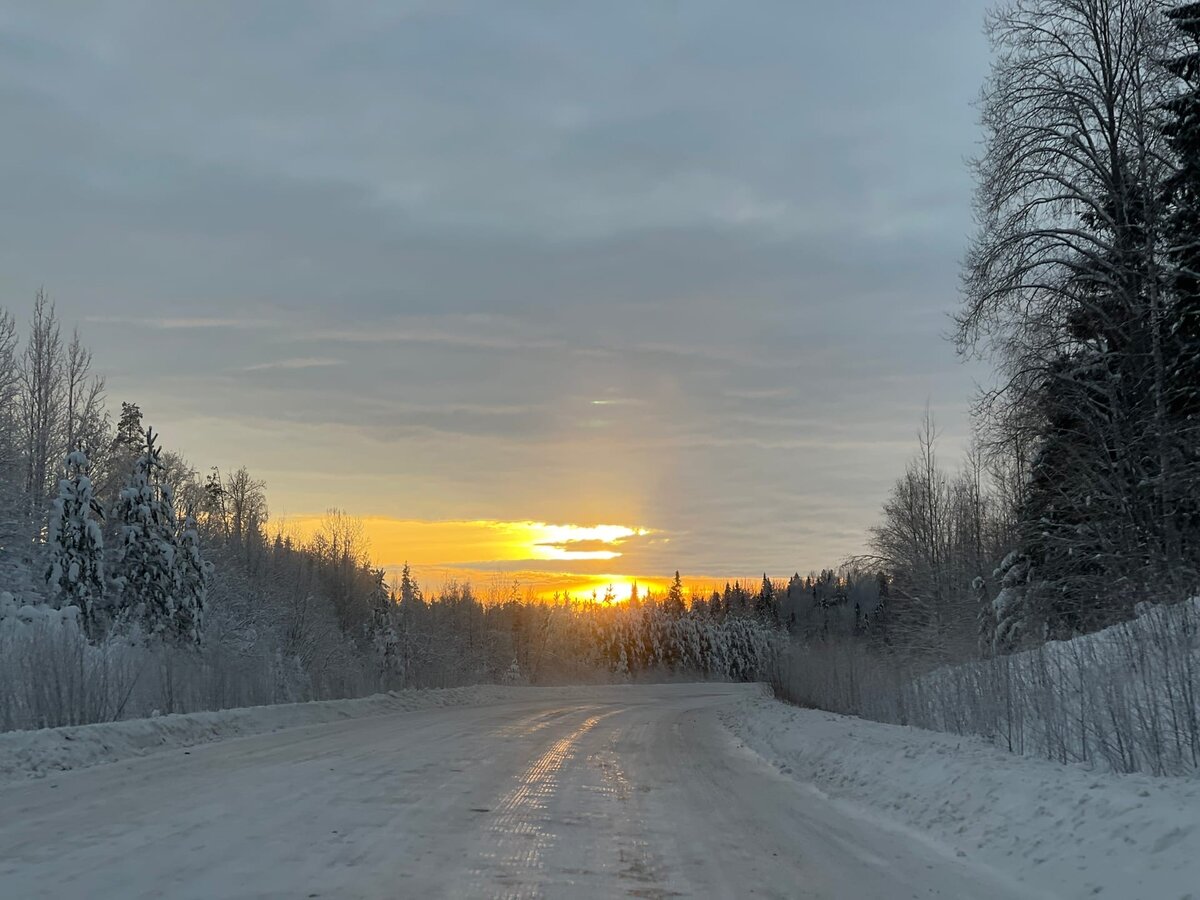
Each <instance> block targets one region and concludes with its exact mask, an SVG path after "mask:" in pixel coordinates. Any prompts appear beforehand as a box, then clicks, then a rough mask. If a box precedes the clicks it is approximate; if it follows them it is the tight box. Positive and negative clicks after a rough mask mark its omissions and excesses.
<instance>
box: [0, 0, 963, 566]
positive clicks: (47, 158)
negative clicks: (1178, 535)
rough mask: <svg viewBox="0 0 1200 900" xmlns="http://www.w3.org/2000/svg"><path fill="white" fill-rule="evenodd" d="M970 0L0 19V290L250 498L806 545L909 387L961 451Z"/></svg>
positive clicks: (877, 449)
mask: <svg viewBox="0 0 1200 900" xmlns="http://www.w3.org/2000/svg"><path fill="white" fill-rule="evenodd" d="M984 6H985V2H984V0H978V2H977V3H976V2H974V0H972V2H970V3H963V2H961V0H919V2H914V3H908V4H895V3H889V2H884V0H868V2H865V3H860V4H842V5H836V4H834V5H826V6H824V7H820V8H813V7H811V6H810V5H806V4H797V3H793V2H786V0H766V2H762V3H757V4H752V5H749V6H747V5H745V4H737V3H732V2H728V0H722V2H718V0H696V2H693V3H688V4H584V3H562V4H552V5H545V4H525V3H508V4H505V5H504V7H503V9H500V8H498V7H496V6H494V5H491V4H486V3H481V2H407V3H405V2H398V3H366V4H355V5H353V6H345V5H341V4H334V3H323V2H304V3H292V2H283V0H277V2H266V3H261V4H254V5H250V6H248V5H245V4H240V3H234V2H228V3H212V4H204V5H203V7H192V8H186V7H181V6H179V5H174V4H147V3H144V2H138V0H114V2H107V3H102V4H98V5H95V6H91V7H87V8H80V7H74V6H72V7H69V8H68V7H65V6H58V5H56V4H31V5H26V6H25V7H24V8H21V9H12V10H8V11H6V13H5V14H4V15H3V18H0V105H2V106H3V109H4V112H5V123H6V130H5V140H4V141H2V142H0V196H3V197H4V203H3V204H0V303H2V304H4V305H7V306H11V307H13V308H15V309H17V310H18V311H20V309H21V308H22V306H23V305H24V304H26V303H27V302H28V299H29V298H30V297H31V296H32V292H33V290H34V289H35V288H36V287H37V286H38V285H41V284H45V285H46V286H47V287H48V288H49V289H50V291H51V293H52V294H53V295H54V296H55V297H56V299H57V300H58V302H59V305H60V311H61V312H62V313H63V315H64V316H65V317H67V318H69V319H74V320H79V321H81V322H82V323H83V326H84V332H85V338H87V339H88V340H89V341H90V342H91V343H92V344H93V345H94V347H95V350H96V360H97V365H98V366H99V367H101V368H103V369H104V370H105V371H106V372H107V373H108V374H109V385H110V394H111V396H112V397H113V399H114V400H123V399H130V400H136V401H138V402H140V403H141V404H142V406H143V408H144V409H146V411H147V414H148V416H151V417H152V421H154V424H155V426H156V427H158V428H159V429H160V430H162V431H163V433H164V435H165V436H166V438H167V439H168V441H173V442H175V443H177V444H178V445H179V446H180V447H182V448H183V449H185V450H186V451H187V452H188V454H189V455H190V456H191V457H192V458H194V460H195V461H196V463H197V464H198V465H208V464H220V465H222V466H228V465H237V464H241V463H246V464H248V465H250V466H251V467H252V468H254V469H255V470H256V471H260V472H261V473H262V474H264V475H265V476H266V477H267V478H268V481H269V482H270V487H271V494H272V498H273V502H274V504H275V506H276V509H277V510H285V509H286V510H288V511H291V512H293V513H301V512H312V511H319V510H320V509H323V508H325V507H327V506H329V505H333V504H338V505H342V506H346V507H348V508H350V509H352V510H355V511H360V512H364V513H377V514H384V515H405V516H422V517H429V518H445V517H448V516H451V517H462V518H483V517H490V518H497V519H508V520H511V519H525V518H529V519H540V520H545V521H617V522H627V523H629V524H637V525H647V526H651V527H656V528H662V529H663V530H664V531H665V532H667V533H669V534H670V535H671V541H670V542H669V543H661V542H660V543H653V544H646V545H644V546H640V545H639V548H638V550H637V552H636V554H635V553H631V554H630V557H631V558H630V561H631V562H633V563H637V564H639V565H647V566H652V567H654V568H655V570H657V569H663V570H665V571H671V570H673V569H674V568H676V567H682V568H684V569H688V568H692V569H694V570H701V569H702V570H704V571H709V572H713V573H714V574H719V573H720V572H721V571H748V572H753V571H755V570H761V569H763V568H766V569H770V570H772V571H782V570H784V569H789V570H790V569H795V568H805V567H808V566H820V565H824V564H828V563H831V562H833V561H835V560H836V558H837V557H839V556H840V555H843V554H845V553H849V552H853V551H855V550H857V549H858V544H859V543H860V540H859V539H858V538H856V537H855V535H861V534H862V533H863V529H864V528H865V527H866V526H867V525H868V524H869V523H870V521H871V518H872V516H873V514H874V510H875V509H876V508H877V505H878V502H879V500H880V499H881V497H882V494H883V492H884V491H886V489H887V486H888V484H889V482H890V480H891V478H892V477H894V476H895V474H897V473H898V471H899V469H900V468H901V466H902V465H903V460H904V457H905V456H906V455H907V450H906V447H907V446H909V443H910V441H911V438H912V435H913V432H914V430H915V422H916V419H917V418H918V417H919V415H920V412H921V409H922V408H923V407H924V405H925V403H926V402H927V401H929V402H930V403H931V405H932V406H933V408H934V409H935V411H936V412H938V413H939V414H940V415H941V417H942V421H943V423H944V424H945V425H946V427H947V433H948V443H949V445H950V447H949V448H948V449H951V448H952V447H953V445H954V444H955V442H957V441H959V440H961V435H962V432H963V423H964V410H965V406H966V400H967V397H968V395H969V393H970V391H971V387H972V379H973V378H974V377H975V376H976V375H977V372H978V370H976V369H972V368H969V367H964V366H961V365H959V363H958V362H957V361H956V360H955V359H954V357H953V353H952V351H951V349H950V348H949V346H948V345H947V344H946V342H945V341H944V340H943V339H942V335H943V333H944V332H945V331H946V330H947V327H948V322H947V320H946V318H945V314H946V312H947V311H948V310H950V309H951V308H953V306H954V303H955V297H956V291H957V263H958V258H959V255H960V253H961V249H962V246H963V239H964V234H965V232H966V231H967V230H968V229H969V228H970V224H971V222H970V210H969V190H970V185H969V179H968V175H967V172H966V169H965V167H964V166H963V165H962V160H963V159H964V158H965V157H966V156H968V155H969V154H970V153H971V152H972V150H973V148H974V142H975V138H976V128H975V124H974V115H973V113H972V111H971V109H970V107H969V101H970V100H971V99H972V98H973V96H974V94H975V92H976V89H977V85H978V83H979V80H980V78H981V76H982V74H983V73H982V66H983V59H984V54H983V40H982V37H981V35H980V27H979V26H980V17H981V14H982V10H983V7H984ZM900 34H902V35H904V38H903V39H902V40H900V39H897V35H900ZM343 362H344V364H342V363H343ZM743 567H745V568H743Z"/></svg>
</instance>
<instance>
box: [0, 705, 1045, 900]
mask: <svg viewBox="0 0 1200 900" xmlns="http://www.w3.org/2000/svg"><path fill="white" fill-rule="evenodd" d="M756 690H757V689H756V688H752V687H742V686H723V685H671V686H643V687H622V688H608V689H597V690H595V691H594V692H592V693H590V694H589V693H585V694H583V695H582V696H586V697H589V698H591V697H594V698H595V699H587V700H581V701H572V702H564V701H561V700H559V701H550V700H539V701H533V702H528V701H518V702H510V703H503V704H498V705H492V706H489V707H476V708H457V709H441V710H431V711H426V712H408V713H401V714H392V715H381V716H372V717H368V718H362V719H354V720H348V721H344V722H337V723H330V724H324V725H316V726H311V727H304V728H295V729H290V730H287V731H282V732H277V733H275V734H268V735H260V736H256V737H248V738H239V739H236V740H228V741H223V742H218V743H215V744H207V745H203V746H197V747H192V748H191V749H189V750H186V751H185V750H171V751H166V752H164V753H161V754H158V755H156V756H151V757H144V758H140V759H134V760H130V761H126V762H121V763H114V764H111V765H103V766H98V767H95V768H91V769H84V770H79V771H75V772H67V773H60V774H57V775H50V776H48V777H45V778H41V779H37V780H34V781H29V782H23V783H15V784H11V785H8V786H6V787H3V788H0V897H4V898H26V897H30V898H32V897H54V898H71V897H77V898H121V900H126V898H133V897H189V898H191V897H194V898H216V897H239V898H241V897H278V898H295V897H300V898H304V897H308V898H315V897H322V898H333V897H339V898H340V897H370V898H375V897H380V898H384V897H386V898H393V897H413V898H425V897H454V898H458V897H512V898H518V897H555V898H557V897H652V898H666V897H676V896H685V897H796V898H858V900H869V898H876V897H878V898H885V897H886V898H888V900H899V898H909V897H921V898H928V897H945V898H956V900H962V898H1001V897H1003V898H1015V897H1018V896H1021V897H1028V896H1030V894H1029V893H1028V890H1027V889H1026V891H1025V892H1023V893H1022V892H1020V891H1018V890H1017V889H1015V888H1012V887H1008V886H1006V885H1005V884H1004V883H1002V882H1001V881H1000V879H999V876H996V875H994V874H993V873H991V872H990V871H988V870H983V869H979V868H973V867H972V866H971V865H969V864H968V863H967V862H966V861H964V860H961V859H957V858H955V857H953V856H952V855H949V854H947V853H945V852H943V851H941V850H940V849H938V848H937V847H936V846H935V845H932V844H929V843H927V842H924V841H921V840H918V839H916V838H914V837H912V836H910V835H908V834H906V833H904V832H900V831H897V830H895V829H890V828H884V827H881V826H879V825H876V824H874V823H873V822H871V821H869V820H867V819H866V818H861V819H860V818H857V817H855V816H854V815H853V814H852V813H848V812H846V811H845V810H844V808H837V807H835V806H834V805H832V804H831V803H829V802H827V801H825V800H823V799H822V798H821V797H820V796H819V795H818V794H816V793H815V792H813V791H812V790H811V789H807V788H806V787H805V786H804V785H803V784H801V783H798V782H797V781H794V780H793V778H800V777H802V774H803V773H796V774H795V775H794V776H787V775H783V774H780V773H779V772H778V771H777V770H776V769H775V768H774V767H772V766H769V765H768V764H766V763H765V762H764V761H763V760H762V759H760V758H759V757H757V756H756V755H754V754H753V753H752V752H751V751H749V750H748V749H745V748H744V747H742V746H741V745H740V744H739V742H738V740H737V739H736V738H735V737H733V736H732V735H731V734H730V733H729V732H728V731H727V730H726V729H725V728H724V727H723V726H722V725H721V723H720V721H719V718H718V715H717V713H718V710H719V709H720V708H721V706H722V705H724V704H728V703H733V702H742V701H744V699H745V698H746V697H747V695H748V693H750V692H753V691H756Z"/></svg>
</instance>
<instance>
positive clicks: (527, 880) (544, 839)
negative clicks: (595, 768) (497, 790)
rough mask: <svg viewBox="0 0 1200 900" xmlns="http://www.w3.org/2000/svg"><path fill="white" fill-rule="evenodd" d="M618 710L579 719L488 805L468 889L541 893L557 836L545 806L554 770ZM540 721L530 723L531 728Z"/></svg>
mask: <svg viewBox="0 0 1200 900" xmlns="http://www.w3.org/2000/svg"><path fill="white" fill-rule="evenodd" d="M617 712H620V710H612V711H610V712H606V713H604V714H602V715H598V716H591V717H589V718H588V719H586V720H584V721H583V722H582V723H580V725H579V727H578V728H576V729H575V730H574V731H572V732H571V733H570V734H568V735H566V736H565V737H562V738H560V739H559V740H557V741H555V742H554V743H553V744H551V745H550V747H549V749H548V750H546V752H545V753H543V754H542V755H541V756H540V757H538V758H537V759H536V760H534V762H533V763H532V764H531V765H530V766H529V767H528V768H527V769H526V770H525V771H524V772H523V773H521V775H519V776H518V777H517V786H516V787H515V788H513V789H512V790H511V791H509V792H508V793H507V794H505V795H504V797H503V798H502V799H501V800H500V802H499V803H498V804H497V805H496V807H495V809H494V810H493V817H492V820H491V822H490V823H489V825H488V829H487V831H488V837H489V848H488V849H487V850H486V851H484V852H483V853H482V854H481V858H480V860H479V862H478V863H477V864H476V865H475V867H474V868H473V869H472V876H473V878H472V881H473V884H472V888H473V891H472V893H473V894H474V893H475V892H478V893H479V895H481V896H490V897H495V898H503V900H528V898H535V897H542V896H544V893H543V890H544V888H543V885H544V882H545V871H544V868H545V862H544V855H545V853H546V851H547V850H548V849H549V848H550V847H552V846H553V845H554V843H555V841H556V840H557V839H558V834H557V833H555V831H553V830H551V828H550V824H551V822H550V817H549V815H548V809H549V806H550V803H551V801H552V800H553V799H554V797H555V795H556V793H557V792H558V788H559V773H560V772H561V770H562V768H563V766H564V765H566V763H567V762H568V761H569V760H571V759H572V758H573V757H574V756H575V754H576V751H577V746H578V743H579V740H580V738H582V737H583V736H584V735H585V734H587V733H588V732H589V731H591V730H592V729H593V728H595V727H596V725H597V723H599V722H600V721H601V720H603V719H606V718H608V717H609V716H611V715H615V714H616V713H617ZM539 727H540V726H539V725H537V724H535V725H533V726H532V728H531V730H538V729H539Z"/></svg>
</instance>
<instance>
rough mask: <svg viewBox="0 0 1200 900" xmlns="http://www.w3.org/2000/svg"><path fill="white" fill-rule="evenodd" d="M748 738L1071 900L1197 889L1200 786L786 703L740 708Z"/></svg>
mask: <svg viewBox="0 0 1200 900" xmlns="http://www.w3.org/2000/svg"><path fill="white" fill-rule="evenodd" d="M721 715H722V718H723V720H724V722H725V724H726V726H727V727H729V728H730V729H731V730H732V731H733V732H734V733H735V734H736V735H738V736H739V737H740V738H741V739H742V741H743V742H744V743H745V744H746V745H747V746H749V747H750V748H752V749H753V750H755V751H756V752H757V753H759V754H760V755H761V756H763V757H764V758H765V759H767V760H768V761H770V762H772V763H774V764H775V765H776V766H777V767H778V768H780V769H781V770H782V771H783V772H785V773H788V774H791V775H792V777H794V778H796V779H798V780H801V781H806V782H810V783H811V784H812V785H813V786H814V787H815V788H816V789H817V790H819V791H820V792H821V793H822V794H825V795H827V796H829V797H830V798H833V799H835V800H837V801H840V802H841V803H842V804H843V805H844V806H845V807H846V808H847V810H848V811H849V812H852V813H855V812H856V813H857V814H859V815H865V816H869V817H870V818H872V819H874V820H876V821H880V820H883V821H884V822H885V823H891V824H893V825H895V826H898V827H902V828H906V829H915V830H916V831H917V832H918V833H920V834H923V835H925V836H926V837H927V838H930V839H933V840H934V841H936V842H937V843H939V844H942V845H944V846H947V847H948V848H949V849H950V851H951V852H957V854H958V855H960V856H967V857H970V858H972V859H975V860H977V861H979V862H982V863H984V864H986V865H989V866H991V867H993V868H995V869H997V870H1000V871H1003V872H1005V873H1008V874H1009V875H1011V876H1014V877H1016V878H1018V879H1019V880H1020V881H1021V882H1023V883H1024V884H1026V885H1028V886H1029V887H1030V888H1031V890H1040V891H1048V892H1050V893H1051V894H1052V895H1054V896H1060V897H1097V896H1099V897H1113V898H1120V900H1186V898H1194V897H1198V896H1200V782H1197V781H1195V780H1193V779H1182V778H1161V777H1160V778H1154V777H1150V776H1143V775H1111V774H1098V773H1096V772H1094V771H1088V770H1086V769H1084V768H1082V767H1080V766H1075V765H1060V764H1056V763H1052V762H1048V761H1045V760H1039V759H1032V758H1027V757H1018V756H1013V755H1011V754H1008V753H1005V752H1004V751H1002V750H999V749H997V748H996V747H994V746H992V745H990V744H988V743H986V742H984V741H982V740H978V739H975V738H969V737H955V736H949V735H944V734H938V733H936V732H930V731H923V730H920V729H916V728H908V727H903V726H898V725H884V724H880V723H877V722H869V721H866V720H862V719H855V718H849V717H846V716H839V715H835V714H833V713H827V712H822V711H819V710H809V709H799V708H796V707H791V706H787V705H785V704H783V703H780V702H778V701H775V700H770V699H765V698H764V699H754V700H748V701H746V702H745V703H741V704H736V705H733V706H730V707H729V708H727V709H726V710H724V711H723V712H722V713H721Z"/></svg>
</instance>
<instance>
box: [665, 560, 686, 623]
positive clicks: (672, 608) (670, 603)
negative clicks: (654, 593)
mask: <svg viewBox="0 0 1200 900" xmlns="http://www.w3.org/2000/svg"><path fill="white" fill-rule="evenodd" d="M663 609H664V611H665V612H667V613H668V614H670V615H673V616H681V615H683V613H684V610H685V609H686V605H685V604H684V601H683V580H682V579H681V578H680V577H679V572H678V571H676V572H675V580H674V581H672V582H671V587H670V589H669V590H668V591H667V599H666V601H665V602H664V603H663Z"/></svg>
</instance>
